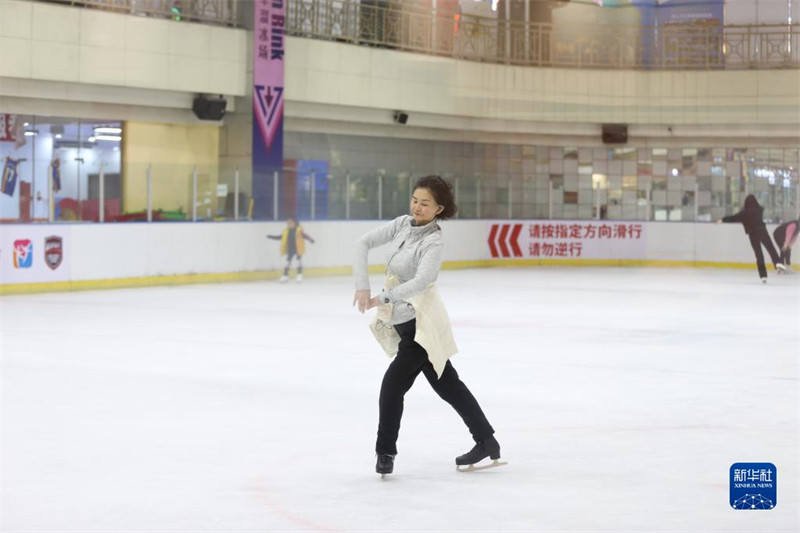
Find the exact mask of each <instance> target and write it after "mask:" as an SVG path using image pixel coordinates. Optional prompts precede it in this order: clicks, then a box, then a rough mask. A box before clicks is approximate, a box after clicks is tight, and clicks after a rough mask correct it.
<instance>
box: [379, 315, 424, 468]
mask: <svg viewBox="0 0 800 533" xmlns="http://www.w3.org/2000/svg"><path fill="white" fill-rule="evenodd" d="M409 323H410V324H413V321H412V322H406V323H405V324H399V325H397V326H395V329H396V330H397V332H398V333H399V334H400V347H399V349H398V351H397V355H396V356H395V357H394V359H393V360H392V362H391V364H390V365H389V368H387V369H386V374H384V376H383V382H382V383H381V394H380V400H379V402H378V407H379V421H378V440H377V442H376V443H375V451H376V452H377V453H388V454H390V455H396V454H397V435H398V434H399V433H400V419H401V418H402V417H403V397H404V396H405V394H406V392H408V390H409V389H410V388H411V386H412V385H413V384H414V380H415V379H416V378H417V376H418V375H419V373H420V372H421V371H422V367H423V366H424V365H425V364H426V363H427V364H430V363H428V354H427V353H425V350H424V349H423V348H422V346H420V345H419V344H417V343H416V342H414V334H413V326H412V334H411V337H410V338H409V337H408V335H404V334H403V332H404V331H405V330H406V329H407V328H404V326H406V325H407V324H409Z"/></svg>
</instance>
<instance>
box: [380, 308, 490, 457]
mask: <svg viewBox="0 0 800 533" xmlns="http://www.w3.org/2000/svg"><path fill="white" fill-rule="evenodd" d="M394 328H395V329H396V330H397V333H399V334H400V348H399V351H398V352H397V355H396V356H395V358H394V360H393V361H392V363H391V364H390V365H389V368H388V369H387V370H386V374H385V375H384V376H383V383H382V384H381V396H380V404H379V407H380V421H379V423H378V441H377V443H376V444H375V451H376V452H377V453H388V454H390V455H395V454H397V435H398V433H399V432H400V419H401V418H402V416H403V397H404V396H405V394H406V392H408V390H409V389H410V388H411V385H413V384H414V380H415V379H416V378H417V376H418V375H419V373H420V372H422V373H423V374H424V375H425V378H426V379H427V380H428V383H430V384H431V387H433V390H434V391H436V394H438V395H439V396H440V397H441V398H442V399H443V400H444V401H446V402H447V403H449V404H450V405H452V406H453V409H455V410H456V412H457V413H458V414H459V415H460V416H461V418H462V419H463V420H464V423H465V424H466V425H467V427H468V428H469V431H470V433H472V438H473V439H474V440H475V441H476V442H477V441H479V440H482V439H483V438H485V437H488V436H490V435H493V434H494V429H492V426H491V425H490V424H489V421H488V420H486V416H485V415H484V414H483V411H482V410H481V406H480V405H478V401H477V400H476V399H475V397H474V396H473V395H472V393H471V392H470V391H469V389H468V388H467V386H466V385H464V383H463V382H462V381H461V380H460V379H459V378H458V372H456V369H455V368H453V365H452V364H451V363H450V361H448V362H447V364H446V365H445V368H444V372H443V373H442V377H441V378H438V377H437V375H436V371H435V370H434V369H433V365H432V364H431V362H430V361H428V353H427V352H426V351H425V349H424V348H423V347H422V346H420V345H419V344H417V343H416V342H414V334H415V333H416V331H417V322H416V320H411V321H409V322H405V323H403V324H398V325H396V326H395V327H394Z"/></svg>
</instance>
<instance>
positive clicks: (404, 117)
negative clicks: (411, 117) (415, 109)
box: [394, 111, 408, 124]
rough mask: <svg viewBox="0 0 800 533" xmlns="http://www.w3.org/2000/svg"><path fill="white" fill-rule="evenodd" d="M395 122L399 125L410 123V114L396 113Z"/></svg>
mask: <svg viewBox="0 0 800 533" xmlns="http://www.w3.org/2000/svg"><path fill="white" fill-rule="evenodd" d="M394 121H395V122H397V123H398V124H405V123H406V122H408V113H404V112H402V111H395V112H394Z"/></svg>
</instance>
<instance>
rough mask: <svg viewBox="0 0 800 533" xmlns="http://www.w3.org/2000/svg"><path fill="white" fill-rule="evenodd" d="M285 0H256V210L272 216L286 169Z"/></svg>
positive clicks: (261, 216)
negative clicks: (278, 180) (278, 183)
mask: <svg viewBox="0 0 800 533" xmlns="http://www.w3.org/2000/svg"><path fill="white" fill-rule="evenodd" d="M285 4H286V2H285V0H255V2H254V3H253V5H254V10H255V11H254V19H253V20H254V29H253V213H252V216H253V218H254V219H257V220H265V219H272V218H273V217H274V216H276V214H275V212H274V210H275V198H274V194H275V181H274V180H275V179H276V173H277V175H278V176H280V174H281V172H282V169H283V102H284V94H283V82H284V53H285V33H286V32H285V28H286V5H285Z"/></svg>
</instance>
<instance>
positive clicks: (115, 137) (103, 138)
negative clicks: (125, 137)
mask: <svg viewBox="0 0 800 533" xmlns="http://www.w3.org/2000/svg"><path fill="white" fill-rule="evenodd" d="M94 138H95V139H97V140H98V141H116V142H119V141H121V140H122V137H120V136H119V135H95V136H94Z"/></svg>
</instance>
